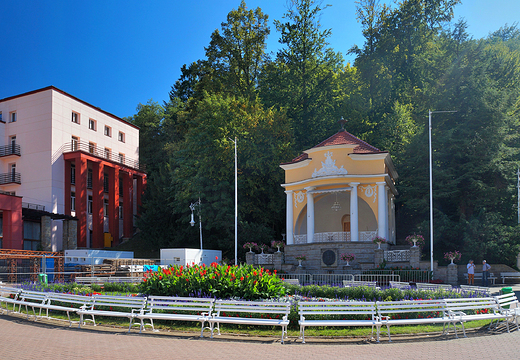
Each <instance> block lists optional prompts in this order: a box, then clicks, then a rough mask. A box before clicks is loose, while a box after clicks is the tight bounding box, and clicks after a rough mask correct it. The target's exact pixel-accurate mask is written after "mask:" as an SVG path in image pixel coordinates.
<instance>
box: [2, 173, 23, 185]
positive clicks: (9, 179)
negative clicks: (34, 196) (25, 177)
mask: <svg viewBox="0 0 520 360" xmlns="http://www.w3.org/2000/svg"><path fill="white" fill-rule="evenodd" d="M21 183H22V175H21V174H20V173H17V172H8V173H2V174H0V185H5V184H21Z"/></svg>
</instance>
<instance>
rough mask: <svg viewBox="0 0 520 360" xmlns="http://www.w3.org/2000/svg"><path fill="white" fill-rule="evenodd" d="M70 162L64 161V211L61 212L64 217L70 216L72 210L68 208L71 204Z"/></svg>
mask: <svg viewBox="0 0 520 360" xmlns="http://www.w3.org/2000/svg"><path fill="white" fill-rule="evenodd" d="M70 165H71V162H70V160H65V199H64V200H65V201H64V203H65V211H64V212H63V213H64V214H65V215H70V213H71V211H72V208H71V206H70V203H71V196H70V193H71V172H70V169H71V166H70Z"/></svg>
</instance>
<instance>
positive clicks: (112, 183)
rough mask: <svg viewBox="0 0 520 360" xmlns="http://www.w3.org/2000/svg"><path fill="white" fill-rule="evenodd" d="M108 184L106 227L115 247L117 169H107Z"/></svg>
mask: <svg viewBox="0 0 520 360" xmlns="http://www.w3.org/2000/svg"><path fill="white" fill-rule="evenodd" d="M108 184H109V189H108V224H109V225H108V226H109V231H110V234H112V237H113V239H114V240H113V241H114V242H113V243H112V246H115V245H117V244H118V243H119V169H117V168H110V169H109V171H108Z"/></svg>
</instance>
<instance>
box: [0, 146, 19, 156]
mask: <svg viewBox="0 0 520 360" xmlns="http://www.w3.org/2000/svg"><path fill="white" fill-rule="evenodd" d="M20 154H21V153H20V145H19V144H10V145H4V146H0V157H3V156H9V155H18V156H20Z"/></svg>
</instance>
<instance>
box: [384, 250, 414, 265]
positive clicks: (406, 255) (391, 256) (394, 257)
mask: <svg viewBox="0 0 520 360" xmlns="http://www.w3.org/2000/svg"><path fill="white" fill-rule="evenodd" d="M410 254H411V253H410V250H389V251H385V253H384V257H385V260H386V261H390V262H401V261H402V262H408V261H410Z"/></svg>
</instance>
